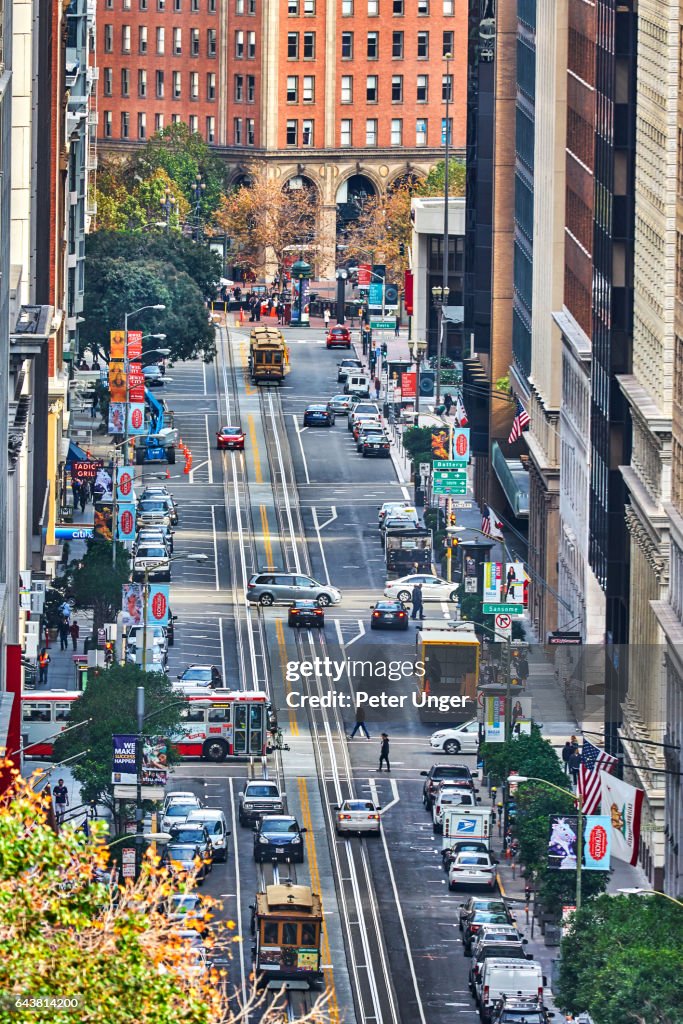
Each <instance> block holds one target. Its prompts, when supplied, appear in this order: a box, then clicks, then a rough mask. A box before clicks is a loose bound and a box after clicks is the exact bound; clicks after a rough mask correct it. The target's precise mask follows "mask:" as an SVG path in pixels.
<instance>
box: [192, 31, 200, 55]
mask: <svg viewBox="0 0 683 1024" xmlns="http://www.w3.org/2000/svg"><path fill="white" fill-rule="evenodd" d="M190 56H192V57H198V56H199V29H198V28H193V29H190Z"/></svg>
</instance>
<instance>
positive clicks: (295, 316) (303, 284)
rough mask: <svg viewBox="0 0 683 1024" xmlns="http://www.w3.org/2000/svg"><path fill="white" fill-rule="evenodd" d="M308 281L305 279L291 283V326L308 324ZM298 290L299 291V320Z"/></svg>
mask: <svg viewBox="0 0 683 1024" xmlns="http://www.w3.org/2000/svg"><path fill="white" fill-rule="evenodd" d="M310 283H311V282H310V281H309V280H308V279H307V278H303V280H299V279H298V278H295V279H294V280H293V281H292V319H291V323H293V324H307V323H310V306H309V292H310ZM299 290H301V318H299Z"/></svg>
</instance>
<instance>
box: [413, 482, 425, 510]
mask: <svg viewBox="0 0 683 1024" xmlns="http://www.w3.org/2000/svg"><path fill="white" fill-rule="evenodd" d="M424 503H425V492H424V491H423V489H422V488H421V487H417V486H416V487H415V505H416V506H417V508H424Z"/></svg>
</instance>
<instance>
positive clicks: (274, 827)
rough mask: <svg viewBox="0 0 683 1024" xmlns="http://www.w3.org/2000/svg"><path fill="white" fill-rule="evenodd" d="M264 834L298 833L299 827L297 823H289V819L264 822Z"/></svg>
mask: <svg viewBox="0 0 683 1024" xmlns="http://www.w3.org/2000/svg"><path fill="white" fill-rule="evenodd" d="M263 831H264V832H298V831H299V826H298V825H297V823H296V822H295V821H289V820H287V819H282V820H275V821H267V820H266V821H264V822H263Z"/></svg>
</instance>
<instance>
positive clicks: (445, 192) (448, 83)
mask: <svg viewBox="0 0 683 1024" xmlns="http://www.w3.org/2000/svg"><path fill="white" fill-rule="evenodd" d="M444 59H445V61H446V130H445V132H444V161H443V172H444V173H443V263H442V282H443V283H442V289H441V291H442V294H443V305H441V319H440V322H439V348H438V351H437V371H436V404H437V405H440V404H441V350H442V348H443V323H444V321H443V307H444V306H446V305H448V293H449V290H450V289H449V287H448V185H449V182H448V174H449V164H448V158H449V154H450V144H451V125H450V117H449V109H450V102H451V91H452V85H451V60H452V59H453V55H452V54H451V53H445V54H444ZM433 293H434V289H432V294H433Z"/></svg>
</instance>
